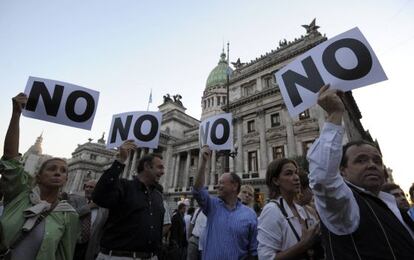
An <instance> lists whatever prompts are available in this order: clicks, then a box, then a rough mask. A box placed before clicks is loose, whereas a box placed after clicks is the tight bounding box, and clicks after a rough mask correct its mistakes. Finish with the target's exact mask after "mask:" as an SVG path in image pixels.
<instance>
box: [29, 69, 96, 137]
mask: <svg viewBox="0 0 414 260" xmlns="http://www.w3.org/2000/svg"><path fill="white" fill-rule="evenodd" d="M24 93H25V94H26V95H27V97H28V101H27V104H26V107H25V109H24V110H23V115H24V116H26V117H31V118H35V119H40V120H44V121H48V122H53V123H57V124H61V125H67V126H73V127H77V128H82V129H87V130H90V129H91V128H92V123H93V119H94V118H95V112H96V108H97V106H98V100H99V92H98V91H95V90H91V89H87V88H84V87H81V86H77V85H74V84H70V83H66V82H61V81H56V80H51V79H42V78H36V77H29V79H28V81H27V84H26V89H25V91H24Z"/></svg>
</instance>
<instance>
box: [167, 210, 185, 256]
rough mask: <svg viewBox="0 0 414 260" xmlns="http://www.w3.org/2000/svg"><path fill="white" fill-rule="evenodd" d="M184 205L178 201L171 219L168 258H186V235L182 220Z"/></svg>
mask: <svg viewBox="0 0 414 260" xmlns="http://www.w3.org/2000/svg"><path fill="white" fill-rule="evenodd" d="M186 207H187V206H186V205H185V204H184V203H180V204H179V205H178V209H177V212H176V213H175V214H174V216H173V217H172V219H171V235H170V249H171V254H170V259H173V260H182V259H186V251H187V235H186V230H185V222H184V214H185V211H186Z"/></svg>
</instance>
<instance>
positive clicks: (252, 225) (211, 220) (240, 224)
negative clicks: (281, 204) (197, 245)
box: [193, 146, 257, 260]
mask: <svg viewBox="0 0 414 260" xmlns="http://www.w3.org/2000/svg"><path fill="white" fill-rule="evenodd" d="M201 153H202V156H201V162H200V165H199V169H198V174H197V177H196V180H195V184H194V188H193V195H194V198H195V199H196V200H197V202H198V204H199V205H200V207H201V208H202V210H203V213H204V214H205V215H206V216H207V226H206V229H205V232H204V233H203V235H204V236H205V237H204V239H203V241H204V243H203V257H202V259H206V260H210V259H256V258H257V240H256V237H257V217H256V213H255V212H254V211H253V210H252V209H251V208H249V207H246V206H244V205H243V204H242V203H241V202H240V200H239V199H238V198H237V195H238V193H239V192H240V186H241V179H240V177H239V176H238V175H237V174H234V173H225V174H223V175H222V176H221V177H220V179H219V184H218V197H213V196H210V195H209V194H208V191H207V189H206V188H205V187H204V180H205V168H206V164H207V161H208V160H209V158H210V157H211V151H210V149H209V148H208V146H204V147H203V148H202V149H201Z"/></svg>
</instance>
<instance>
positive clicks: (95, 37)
mask: <svg viewBox="0 0 414 260" xmlns="http://www.w3.org/2000/svg"><path fill="white" fill-rule="evenodd" d="M413 14H414V1H413V0H375V1H374V0H366V1H360V0H348V1H316V0H315V1H299V0H290V1H274V0H273V1H272V0H268V1H264V0H263V1H248V0H238V1H236V0H234V1H233V0H228V1H223V0H209V1H194V0H193V1H190V0H176V1H171V0H169V1H167V0H166V1H156V0H154V1H139V0H128V1H127V0H118V1H105V0H89V1H84V0H60V1H56V0H50V1H46V0H0V89H1V93H2V94H1V95H0V122H1V123H0V136H1V137H0V139H1V138H4V136H5V134H6V130H7V125H8V122H9V118H10V114H11V107H12V106H11V98H12V97H13V96H15V95H16V94H17V93H19V92H23V91H24V88H25V85H26V82H27V79H28V77H29V76H35V77H42V78H47V79H54V80H59V81H64V82H69V83H72V84H76V85H80V86H83V87H86V88H91V89H94V90H97V91H99V92H100V99H99V104H98V110H97V113H96V116H95V120H94V124H93V127H92V129H91V130H90V131H88V130H82V129H77V128H71V127H67V126H62V125H57V124H53V123H49V122H45V121H40V120H34V119H31V118H25V117H22V118H21V138H20V151H21V152H25V151H26V150H27V149H28V148H29V147H30V146H31V145H32V144H34V142H35V140H36V137H37V136H39V135H40V134H41V133H42V132H43V137H44V140H43V152H44V153H46V154H50V155H54V156H60V157H66V158H68V157H71V153H72V152H73V151H74V150H75V149H76V147H77V145H78V144H82V143H85V142H87V140H88V138H93V139H94V140H95V141H96V140H97V139H99V138H100V137H101V135H102V133H103V132H106V133H108V131H109V127H110V123H111V119H112V115H113V114H117V113H122V112H127V111H139V110H146V108H147V104H148V97H149V94H150V91H151V89H152V93H153V98H152V100H153V102H152V104H150V110H157V109H158V108H157V106H158V105H160V104H161V103H162V101H163V99H162V97H163V95H165V94H167V93H169V94H171V95H174V94H178V93H179V94H181V96H182V102H183V104H184V106H185V107H186V108H187V113H188V114H190V115H191V116H193V117H195V118H197V119H199V118H200V115H201V96H202V92H203V90H204V88H205V83H206V80H207V77H208V74H209V73H210V71H211V70H212V69H213V68H214V67H215V66H216V65H217V63H218V60H219V55H220V53H221V50H222V47H223V45H225V43H226V42H227V41H229V42H230V61H235V60H237V58H240V59H241V61H242V62H248V61H250V60H253V59H255V58H256V57H259V56H260V55H263V54H265V53H266V52H270V51H271V50H273V49H276V47H277V46H278V43H279V40H281V39H287V40H293V39H294V38H299V37H300V36H301V35H303V34H305V29H304V28H302V27H301V25H303V24H309V23H310V22H311V21H312V19H313V18H316V23H317V25H319V26H320V27H321V28H320V29H319V31H320V32H321V33H323V34H326V36H327V37H328V38H330V37H334V36H336V35H338V34H340V33H342V32H345V31H347V30H349V29H351V28H354V27H356V26H357V27H359V28H360V30H361V31H362V33H363V34H364V35H365V37H366V38H367V40H368V42H369V43H370V44H371V46H372V48H373V50H374V51H375V53H376V54H377V56H378V59H379V61H380V63H381V64H382V66H383V68H384V71H385V73H386V74H387V76H388V79H389V80H388V81H385V82H381V83H377V84H374V85H371V86H368V87H365V88H360V89H357V90H355V91H354V92H353V93H354V97H355V99H356V101H357V103H358V106H359V108H360V110H361V113H362V116H363V118H362V123H363V125H364V127H365V129H368V130H369V131H370V133H371V135H372V136H373V138H376V139H378V142H379V144H380V146H381V150H382V153H383V156H384V162H385V164H386V165H387V166H388V167H390V168H392V169H393V174H394V178H395V181H396V183H398V184H400V185H401V186H402V187H403V188H404V189H405V190H406V191H408V188H409V187H410V185H411V183H413V182H414V174H412V173H411V171H412V168H413V167H412V162H411V161H412V160H413V159H412V157H411V156H412V155H413V152H412V149H413V148H414V140H413V137H412V133H413V131H412V128H413V123H412V120H411V119H412V114H413V113H412V111H413V109H412V107H411V104H413V102H412V100H413V94H414V91H413V87H412V85H413V83H412V82H413V80H412V77H411V76H412V75H413V72H412V68H413V66H412V62H413V60H414V48H412V46H413V44H414V15H413ZM0 149H1V150H2V149H3V142H2V141H0Z"/></svg>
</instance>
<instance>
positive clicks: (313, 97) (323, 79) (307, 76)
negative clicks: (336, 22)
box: [275, 28, 387, 116]
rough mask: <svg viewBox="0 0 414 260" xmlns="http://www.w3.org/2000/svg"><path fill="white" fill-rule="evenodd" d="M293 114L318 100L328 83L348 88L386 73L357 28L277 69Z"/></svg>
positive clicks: (278, 77) (379, 79) (279, 81)
mask: <svg viewBox="0 0 414 260" xmlns="http://www.w3.org/2000/svg"><path fill="white" fill-rule="evenodd" d="M275 77H276V80H277V83H278V84H279V88H280V92H281V93H282V96H283V99H284V101H285V103H286V107H287V108H288V110H289V113H290V115H291V116H295V115H297V114H299V113H301V112H303V111H304V110H306V109H308V108H310V107H311V106H313V105H314V104H316V102H317V99H318V91H319V90H320V89H321V87H322V86H323V85H325V84H328V83H329V84H331V87H332V88H335V89H340V90H342V91H348V90H351V89H355V88H359V87H363V86H367V85H370V84H374V83H377V82H380V81H383V80H387V76H386V75H385V73H384V70H383V69H382V67H381V64H380V63H379V61H378V58H377V56H376V55H375V53H374V51H373V50H372V48H371V46H370V45H369V43H368V42H367V40H366V39H365V37H364V36H363V35H362V33H361V31H360V30H359V29H358V28H354V29H352V30H349V31H347V32H344V33H342V34H340V35H338V36H336V37H333V38H332V39H329V40H328V41H326V42H323V43H321V44H319V45H318V46H316V47H315V48H313V49H311V50H309V51H307V52H306V53H304V54H302V55H301V56H299V57H298V58H296V59H295V60H294V61H293V62H291V63H289V64H288V65H286V66H285V67H283V68H282V69H280V70H279V71H277V72H276V73H275Z"/></svg>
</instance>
